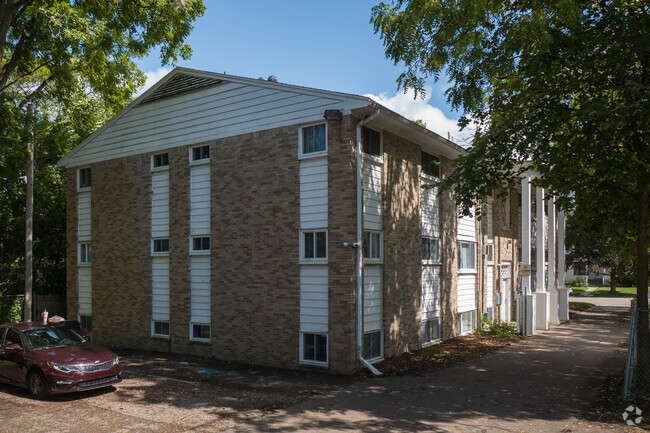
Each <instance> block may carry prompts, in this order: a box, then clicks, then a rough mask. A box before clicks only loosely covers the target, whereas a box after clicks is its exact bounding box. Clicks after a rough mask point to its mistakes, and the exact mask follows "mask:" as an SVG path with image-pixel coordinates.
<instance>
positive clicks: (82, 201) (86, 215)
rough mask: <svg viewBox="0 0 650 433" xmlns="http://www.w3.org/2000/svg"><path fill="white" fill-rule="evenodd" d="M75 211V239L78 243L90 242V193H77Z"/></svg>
mask: <svg viewBox="0 0 650 433" xmlns="http://www.w3.org/2000/svg"><path fill="white" fill-rule="evenodd" d="M77 209H78V211H77V218H78V220H77V237H78V238H79V241H80V242H82V241H89V240H90V226H91V220H90V191H82V192H79V204H78V208H77Z"/></svg>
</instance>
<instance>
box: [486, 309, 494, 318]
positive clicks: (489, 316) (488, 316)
mask: <svg viewBox="0 0 650 433" xmlns="http://www.w3.org/2000/svg"><path fill="white" fill-rule="evenodd" d="M487 318H488V320H494V307H488V309H487Z"/></svg>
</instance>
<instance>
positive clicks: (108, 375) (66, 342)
mask: <svg viewBox="0 0 650 433" xmlns="http://www.w3.org/2000/svg"><path fill="white" fill-rule="evenodd" d="M121 375H122V366H121V365H120V360H119V358H118V357H117V355H115V354H114V353H113V352H111V351H110V350H108V349H105V348H103V347H101V346H98V345H96V344H93V343H89V342H88V341H86V339H84V338H83V337H82V336H81V335H79V333H77V332H76V331H74V330H73V329H71V328H70V327H67V326H61V325H42V324H39V323H36V322H25V323H10V324H4V325H0V381H2V382H5V383H9V384H12V385H18V386H24V387H25V388H27V391H28V392H29V394H30V395H31V396H32V397H34V398H37V399H41V398H44V397H45V396H47V395H49V394H60V393H67V392H75V391H86V390H90V389H96V388H101V387H104V386H111V385H115V384H116V383H119V382H121V381H122V376H121Z"/></svg>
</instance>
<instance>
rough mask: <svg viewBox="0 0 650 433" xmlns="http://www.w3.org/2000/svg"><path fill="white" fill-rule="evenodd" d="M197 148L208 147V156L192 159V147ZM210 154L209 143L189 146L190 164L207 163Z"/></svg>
mask: <svg viewBox="0 0 650 433" xmlns="http://www.w3.org/2000/svg"><path fill="white" fill-rule="evenodd" d="M199 148H207V149H208V157H207V158H199V159H194V149H199ZM211 156H212V152H211V151H210V145H209V144H199V145H196V146H192V147H190V165H201V164H207V163H209V162H210V158H211Z"/></svg>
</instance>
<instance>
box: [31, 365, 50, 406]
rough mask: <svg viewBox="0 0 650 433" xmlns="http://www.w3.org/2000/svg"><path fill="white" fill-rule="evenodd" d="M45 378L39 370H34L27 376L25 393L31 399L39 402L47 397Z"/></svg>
mask: <svg viewBox="0 0 650 433" xmlns="http://www.w3.org/2000/svg"><path fill="white" fill-rule="evenodd" d="M45 386H46V385H45V376H43V373H41V371H40V370H37V369H34V370H32V371H30V372H29V374H28V375H27V392H29V395H31V396H32V397H33V398H35V399H37V400H41V399H43V398H45V396H46V395H47V390H46V389H45Z"/></svg>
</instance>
